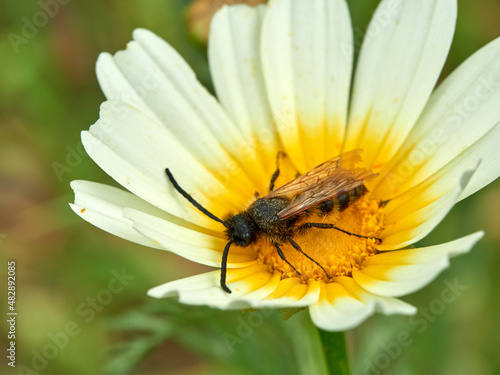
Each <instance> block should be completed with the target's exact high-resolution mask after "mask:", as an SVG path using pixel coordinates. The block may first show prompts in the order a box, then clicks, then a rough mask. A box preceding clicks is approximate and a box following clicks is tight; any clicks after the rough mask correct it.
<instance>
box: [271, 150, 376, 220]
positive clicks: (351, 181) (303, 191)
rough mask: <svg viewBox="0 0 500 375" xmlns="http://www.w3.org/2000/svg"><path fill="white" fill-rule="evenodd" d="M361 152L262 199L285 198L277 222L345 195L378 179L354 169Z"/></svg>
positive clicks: (347, 154) (334, 161) (336, 160)
mask: <svg viewBox="0 0 500 375" xmlns="http://www.w3.org/2000/svg"><path fill="white" fill-rule="evenodd" d="M361 152H362V150H361V149H358V150H353V151H349V152H345V153H343V154H340V155H339V156H336V157H334V158H333V159H330V160H328V161H326V162H324V163H322V164H320V165H318V166H317V167H316V168H313V169H311V170H310V171H309V172H307V173H305V174H303V175H302V176H299V177H297V178H296V179H295V180H293V181H290V182H289V183H287V184H285V185H283V186H281V187H279V188H278V189H276V190H273V191H271V192H270V193H269V194H267V195H266V197H265V198H273V197H278V196H287V197H289V198H291V203H290V204H289V205H288V206H287V207H286V208H284V209H283V210H281V211H280V212H278V216H279V218H280V219H286V218H288V217H291V216H293V215H296V214H298V213H300V212H302V211H304V210H306V209H308V208H310V207H312V206H315V205H317V204H319V203H321V202H323V201H326V200H328V199H332V198H334V197H336V196H339V195H341V194H343V193H347V192H349V191H351V190H353V189H355V188H357V187H358V186H361V185H364V184H365V183H366V182H368V181H370V180H372V179H374V178H375V177H377V176H378V173H373V172H372V171H370V170H368V169H364V168H356V167H355V165H356V163H358V162H359V161H361Z"/></svg>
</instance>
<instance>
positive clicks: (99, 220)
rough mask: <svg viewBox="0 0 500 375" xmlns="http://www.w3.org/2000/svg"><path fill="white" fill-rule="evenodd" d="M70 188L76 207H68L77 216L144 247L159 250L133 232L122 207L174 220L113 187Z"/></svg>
mask: <svg viewBox="0 0 500 375" xmlns="http://www.w3.org/2000/svg"><path fill="white" fill-rule="evenodd" d="M71 187H72V188H73V190H74V191H75V204H70V206H71V208H72V209H73V211H75V213H76V214H78V215H79V216H81V217H82V218H83V219H84V220H86V221H88V222H89V223H91V224H93V225H95V226H96V227H98V228H101V229H103V230H105V231H106V232H109V233H111V234H114V235H115V236H118V237H121V238H124V239H126V240H129V241H132V242H136V243H138V244H141V245H144V246H149V247H154V248H159V246H158V244H156V243H154V242H153V241H151V240H150V239H149V238H147V237H145V236H143V235H142V234H140V233H139V232H137V231H136V230H134V228H133V226H132V222H131V221H130V220H128V219H126V218H125V217H123V208H124V207H132V208H135V209H137V210H141V211H144V212H148V213H149V214H151V215H156V216H158V217H164V218H166V217H169V218H170V219H172V220H175V218H174V217H172V216H171V215H168V214H166V213H165V212H163V211H161V210H159V209H158V208H156V207H154V206H152V205H150V204H149V203H146V202H145V201H143V200H142V199H140V198H138V197H136V196H135V195H133V194H130V193H129V192H126V191H123V190H121V189H117V188H115V187H112V186H108V185H103V184H98V183H95V182H90V181H72V182H71Z"/></svg>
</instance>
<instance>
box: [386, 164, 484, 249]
mask: <svg viewBox="0 0 500 375" xmlns="http://www.w3.org/2000/svg"><path fill="white" fill-rule="evenodd" d="M468 160H473V159H468ZM467 167H471V169H470V170H468V171H466V172H462V171H463V169H462V168H459V167H455V166H450V167H449V168H450V170H451V171H450V172H448V173H446V172H447V171H446V170H443V174H438V175H436V176H433V177H432V178H429V179H428V180H425V181H423V182H422V183H420V184H419V185H417V186H415V187H414V188H413V189H411V190H409V191H408V192H406V193H405V194H403V195H401V196H399V197H397V198H395V199H393V200H391V201H389V203H388V204H387V206H386V209H385V215H386V219H385V224H386V229H385V230H384V231H383V232H382V234H381V235H380V238H382V240H383V242H382V244H381V245H379V246H377V248H378V249H379V250H393V249H399V248H402V247H405V246H407V245H410V244H412V243H415V242H417V241H419V240H420V239H422V238H424V237H425V236H426V235H427V234H429V233H430V232H431V231H432V230H433V229H434V228H435V227H436V226H437V225H438V224H439V223H440V222H441V220H443V219H444V217H445V216H446V215H447V214H448V212H449V211H450V210H451V209H452V207H453V206H454V205H455V203H456V201H457V199H458V197H459V196H460V195H461V194H462V193H463V191H464V190H465V189H466V187H467V184H468V183H469V181H470V180H471V178H472V177H473V175H474V172H475V171H476V170H477V167H478V165H475V166H471V165H467Z"/></svg>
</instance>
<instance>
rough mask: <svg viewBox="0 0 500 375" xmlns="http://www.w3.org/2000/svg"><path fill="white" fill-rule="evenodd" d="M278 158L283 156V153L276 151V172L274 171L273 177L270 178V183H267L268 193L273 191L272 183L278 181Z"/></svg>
mask: <svg viewBox="0 0 500 375" xmlns="http://www.w3.org/2000/svg"><path fill="white" fill-rule="evenodd" d="M280 156H285V153H284V152H281V151H278V155H276V170H275V171H274V173H273V175H272V176H271V182H270V183H269V191H273V190H274V183H275V182H276V180H277V179H278V177H279V175H280Z"/></svg>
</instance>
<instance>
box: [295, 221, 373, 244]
mask: <svg viewBox="0 0 500 375" xmlns="http://www.w3.org/2000/svg"><path fill="white" fill-rule="evenodd" d="M310 228H319V229H336V230H338V231H340V232H342V233H345V234H348V235H349V236H356V237H359V238H366V239H368V240H377V241H378V242H379V243H380V242H382V240H381V239H380V238H377V237H368V236H363V235H361V234H356V233H352V232H349V231H346V230H345V229H341V228H339V227H336V226H335V225H333V224H325V223H305V224H304V225H301V226H300V228H299V230H298V232H299V233H300V232H304V231H305V230H307V229H310Z"/></svg>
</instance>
